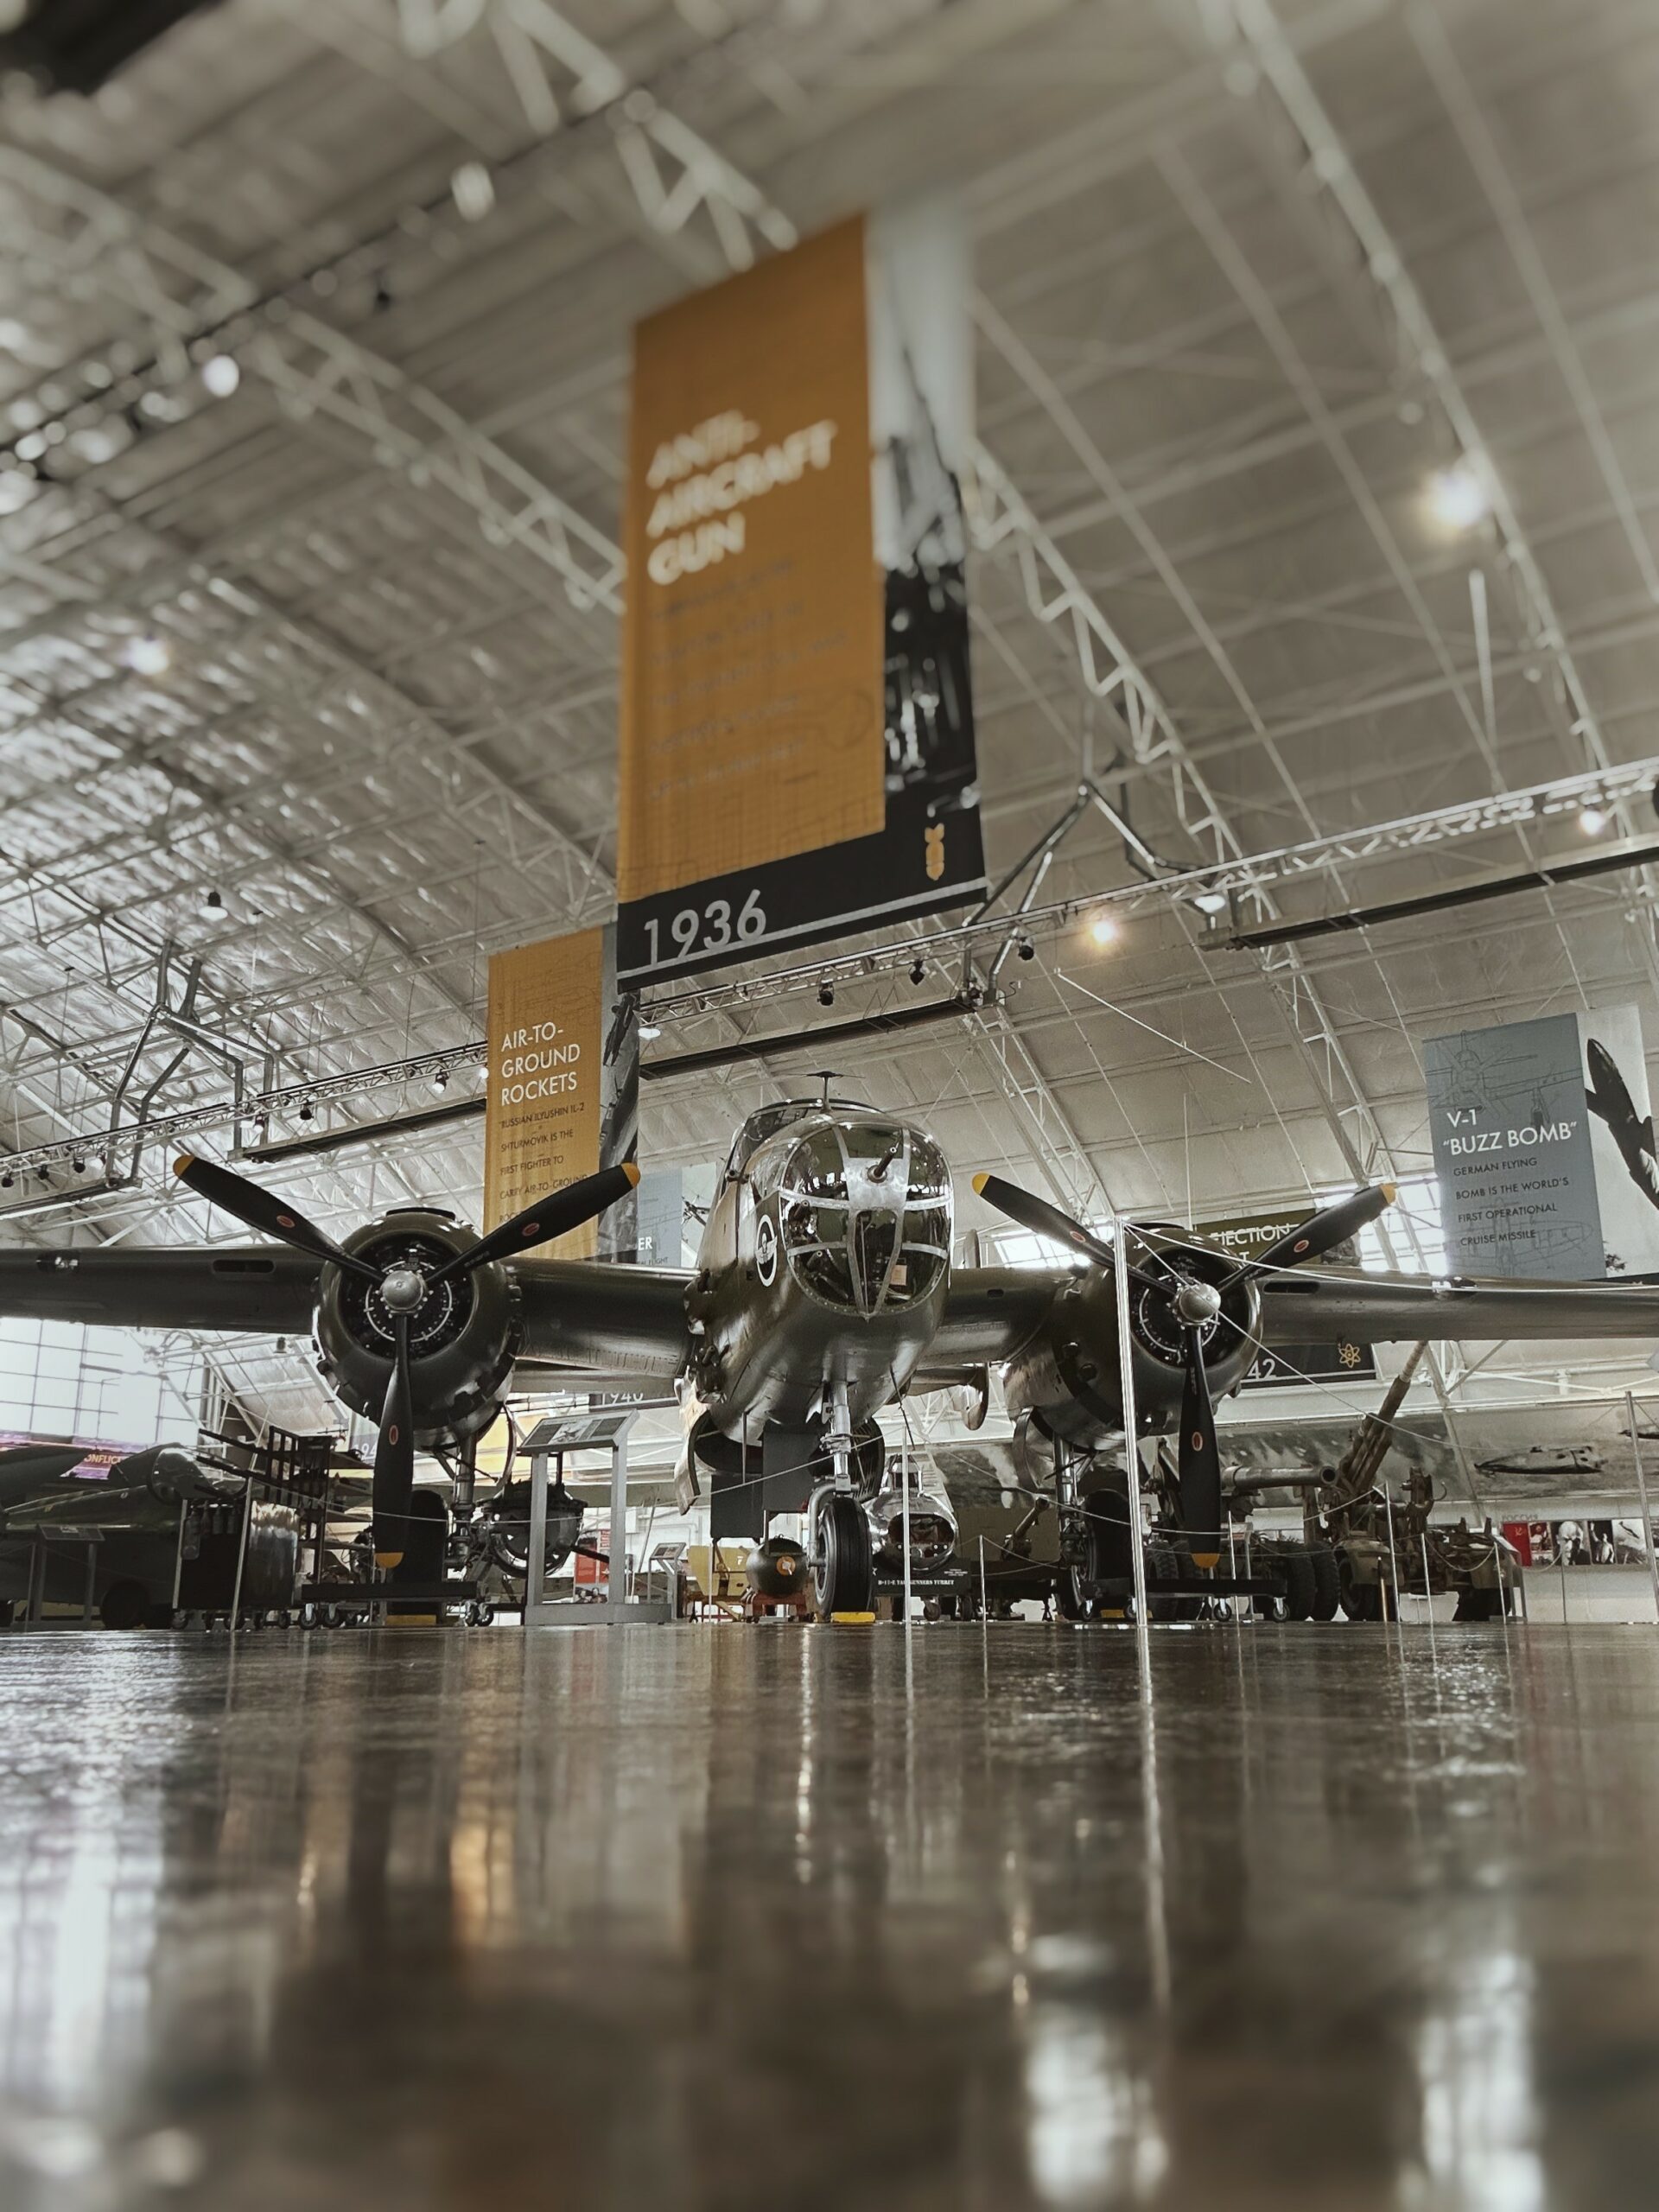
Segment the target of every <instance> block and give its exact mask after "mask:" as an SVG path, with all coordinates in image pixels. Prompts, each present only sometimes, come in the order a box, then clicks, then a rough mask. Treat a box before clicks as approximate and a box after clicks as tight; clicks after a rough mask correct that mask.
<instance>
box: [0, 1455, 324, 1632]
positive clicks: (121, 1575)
mask: <svg viewBox="0 0 1659 2212" xmlns="http://www.w3.org/2000/svg"><path fill="white" fill-rule="evenodd" d="M85 1460H86V1446H85V1445H82V1444H18V1445H13V1446H9V1447H7V1448H6V1449H4V1450H0V1605H6V1606H9V1607H16V1605H19V1604H21V1603H23V1602H24V1601H26V1600H27V1599H28V1597H29V1589H30V1580H31V1574H32V1573H33V1572H34V1571H35V1560H36V1558H37V1556H38V1558H39V1560H40V1562H41V1582H40V1586H39V1589H38V1595H39V1596H40V1597H41V1599H42V1600H43V1601H44V1602H45V1603H47V1604H50V1605H80V1604H81V1603H82V1602H83V1601H84V1599H85V1597H86V1553H87V1548H88V1546H89V1545H90V1546H91V1547H92V1549H93V1554H94V1557H93V1580H92V1600H93V1603H94V1604H95V1605H97V1606H98V1607H99V1611H100V1613H101V1615H102V1617H103V1619H104V1622H105V1626H106V1627H110V1628H137V1626H139V1625H140V1624H141V1623H142V1622H143V1620H144V1619H145V1618H159V1617H160V1614H161V1612H162V1611H167V1612H168V1613H170V1611H171V1603H170V1593H171V1592H172V1587H173V1572H174V1560H175V1554H176V1552H177V1549H178V1544H179V1519H180V1513H181V1509H182V1508H184V1507H187V1506H204V1505H206V1506H213V1505H233V1506H239V1505H240V1504H241V1503H242V1498H243V1485H242V1484H241V1482H240V1481H239V1480H238V1479H237V1478H236V1477H234V1476H232V1475H220V1474H214V1473H213V1472H211V1471H209V1470H208V1469H207V1468H206V1467H200V1466H198V1465H197V1464H196V1462H195V1461H194V1459H192V1458H191V1456H190V1454H189V1453H188V1452H181V1451H180V1450H178V1449H177V1447H176V1446H173V1445H170V1444H153V1445H151V1446H149V1448H148V1449H147V1450H145V1451H142V1452H129V1453H128V1454H127V1456H126V1457H125V1458H124V1459H117V1460H116V1461H115V1462H114V1463H113V1464H112V1465H110V1466H108V1467H100V1468H99V1469H98V1471H97V1472H96V1474H88V1475H79V1476H78V1475H77V1474H76V1472H75V1470H76V1469H77V1468H78V1467H80V1466H81V1465H83V1463H84V1462H85ZM292 1557H293V1546H292V1544H290V1545H289V1583H290V1584H291V1582H292V1579H293V1573H292ZM249 1558H250V1564H251V1566H253V1567H254V1573H253V1575H252V1576H251V1579H250V1581H249V1586H248V1587H249V1602H250V1604H252V1603H254V1602H256V1599H257V1592H258V1588H259V1587H260V1582H259V1569H258V1567H257V1563H256V1560H255V1548H254V1547H252V1546H251V1547H250V1553H249ZM158 1592H166V1593H168V1602H167V1603H166V1604H165V1605H163V1603H162V1599H161V1598H159V1597H158V1595H157V1593H158ZM287 1602H288V1592H287V1590H286V1589H284V1590H283V1594H282V1596H281V1597H280V1599H278V1598H269V1599H264V1603H266V1604H270V1605H276V1604H283V1605H286V1604H287Z"/></svg>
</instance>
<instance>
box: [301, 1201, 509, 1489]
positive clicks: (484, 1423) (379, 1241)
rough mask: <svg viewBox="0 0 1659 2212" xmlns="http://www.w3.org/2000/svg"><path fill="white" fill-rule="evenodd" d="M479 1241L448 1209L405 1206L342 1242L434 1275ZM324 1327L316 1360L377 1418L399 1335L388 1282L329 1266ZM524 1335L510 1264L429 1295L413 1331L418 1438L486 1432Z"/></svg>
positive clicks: (430, 1442)
mask: <svg viewBox="0 0 1659 2212" xmlns="http://www.w3.org/2000/svg"><path fill="white" fill-rule="evenodd" d="M342 1243H343V1247H344V1249H345V1250H346V1251H347V1252H351V1253H353V1254H361V1255H362V1256H363V1257H364V1258H365V1259H369V1260H372V1261H373V1262H375V1264H376V1265H377V1266H385V1265H388V1264H390V1263H393V1262H401V1263H403V1264H405V1265H408V1266H410V1267H413V1268H418V1269H419V1270H420V1271H421V1272H422V1273H423V1274H428V1275H429V1274H433V1273H434V1272H435V1270H436V1269H437V1268H439V1267H440V1266H442V1263H443V1262H445V1261H446V1260H448V1259H449V1258H450V1257H451V1256H452V1255H454V1253H457V1252H461V1251H465V1250H467V1249H468V1248H469V1247H470V1246H471V1245H472V1243H474V1232H473V1231H472V1230H470V1229H469V1228H467V1226H466V1224H464V1223H461V1222H458V1221H456V1219H455V1217H454V1215H453V1214H451V1213H447V1212H445V1211H443V1210H442V1208H440V1207H435V1206H397V1207H394V1208H393V1209H392V1211H391V1212H390V1213H388V1214H387V1215H386V1217H385V1219H384V1220H382V1221H378V1222H370V1223H365V1224H364V1226H363V1227H362V1228H360V1229H356V1230H353V1231H352V1233H351V1235H350V1236H347V1237H346V1238H344V1239H343V1240H342ZM315 1330H316V1338H317V1346H318V1360H317V1364H318V1367H319V1369H320V1370H321V1373H322V1376H323V1377H324V1379H325V1380H326V1381H327V1384H328V1387H329V1388H330V1389H332V1390H333V1391H334V1394H335V1395H336V1396H337V1397H338V1398H340V1400H341V1402H343V1403H344V1404H346V1405H347V1406H349V1407H350V1408H352V1410H353V1413H357V1414H363V1415H364V1416H365V1418H366V1419H368V1420H371V1421H378V1419H379V1417H380V1413H381V1409H382V1408H383V1406H384V1404H385V1395H386V1381H387V1377H388V1376H390V1374H391V1361H392V1347H393V1342H394V1338H393V1334H392V1318H391V1314H390V1313H389V1312H388V1311H387V1310H386V1306H385V1301H384V1300H383V1299H382V1297H381V1294H380V1287H379V1285H378V1284H377V1283H372V1282H369V1281H366V1280H365V1278H364V1277H362V1276H360V1275H356V1274H345V1273H344V1272H343V1271H342V1270H341V1269H340V1268H336V1267H332V1266H325V1268H323V1270H322V1276H321V1287H320V1293H319V1297H318V1303H317V1310H316V1318H315ZM523 1341H524V1323H523V1318H522V1314H521V1313H520V1299H519V1294H518V1284H517V1282H516V1281H515V1280H514V1278H513V1276H512V1274H511V1272H510V1271H509V1270H508V1269H507V1268H504V1267H500V1266H495V1265H490V1264H486V1265H485V1266H483V1267H480V1268H474V1269H473V1270H472V1272H471V1273H470V1274H458V1275H452V1276H451V1277H450V1279H449V1280H448V1282H445V1283H442V1284H440V1285H439V1286H438V1287H437V1288H436V1289H435V1290H432V1291H430V1292H429V1294H428V1295H427V1298H426V1300H425V1301H424V1303H423V1305H422V1306H421V1307H420V1309H419V1310H418V1312H416V1313H414V1314H412V1315H411V1316H410V1328H409V1350H410V1386H411V1389H412V1394H413V1399H414V1408H415V1440H416V1444H418V1445H420V1446H422V1447H423V1448H426V1449H429V1448H430V1447H431V1446H434V1445H437V1444H442V1443H448V1442H453V1441H456V1440H461V1439H462V1438H465V1437H468V1436H476V1435H478V1434H479V1433H480V1432H481V1431H483V1430H484V1429H486V1428H487V1427H489V1425H490V1423H491V1422H492V1421H493V1420H494V1419H495V1417H496V1414H497V1413H498V1412H499V1409H500V1407H501V1404H502V1402H503V1400H504V1399H505V1395H506V1388H507V1383H508V1381H509V1379H510V1377H511V1376H512V1364H513V1362H514V1360H515V1359H516V1358H517V1357H518V1351H519V1347H520V1345H521V1344H522V1343H523Z"/></svg>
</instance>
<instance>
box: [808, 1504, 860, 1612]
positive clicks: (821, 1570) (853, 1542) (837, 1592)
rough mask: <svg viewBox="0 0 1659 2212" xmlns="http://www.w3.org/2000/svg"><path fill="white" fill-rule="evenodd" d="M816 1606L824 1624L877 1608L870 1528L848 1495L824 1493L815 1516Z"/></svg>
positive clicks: (814, 1583) (858, 1507) (814, 1590)
mask: <svg viewBox="0 0 1659 2212" xmlns="http://www.w3.org/2000/svg"><path fill="white" fill-rule="evenodd" d="M813 1535H814V1539H815V1541H814V1543H813V1560H812V1604H813V1609H814V1611H816V1612H817V1617H818V1618H819V1619H820V1620H821V1621H827V1620H829V1619H830V1618H833V1617H834V1615H836V1613H868V1612H871V1611H874V1606H875V1566H874V1560H873V1558H872V1556H871V1551H870V1524H869V1522H868V1520H867V1518H866V1517H865V1513H864V1509H863V1507H862V1506H861V1504H860V1503H859V1502H858V1500H857V1499H856V1498H855V1497H853V1496H852V1494H851V1492H850V1491H837V1490H831V1491H821V1492H820V1493H819V1496H818V1499H817V1512H816V1514H815V1515H814V1529H813Z"/></svg>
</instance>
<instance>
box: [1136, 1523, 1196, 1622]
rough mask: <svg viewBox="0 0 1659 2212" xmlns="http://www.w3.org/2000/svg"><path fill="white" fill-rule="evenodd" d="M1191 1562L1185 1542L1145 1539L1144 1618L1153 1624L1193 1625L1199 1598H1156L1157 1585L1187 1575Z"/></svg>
mask: <svg viewBox="0 0 1659 2212" xmlns="http://www.w3.org/2000/svg"><path fill="white" fill-rule="evenodd" d="M1190 1573H1192V1557H1191V1554H1189V1552H1188V1550H1187V1545H1186V1539H1185V1536H1181V1537H1169V1536H1149V1537H1148V1538H1147V1619H1148V1620H1153V1621H1195V1620H1197V1618H1198V1609H1199V1607H1200V1606H1201V1605H1203V1603H1204V1599H1202V1598H1197V1597H1194V1596H1193V1595H1192V1592H1191V1591H1188V1592H1185V1593H1177V1594H1176V1595H1174V1596H1172V1597H1160V1596H1159V1595H1158V1594H1157V1585H1158V1584H1159V1583H1160V1582H1167V1581H1170V1580H1173V1578H1174V1577H1175V1576H1176V1575H1178V1574H1190Z"/></svg>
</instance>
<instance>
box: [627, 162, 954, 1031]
mask: <svg viewBox="0 0 1659 2212" xmlns="http://www.w3.org/2000/svg"><path fill="white" fill-rule="evenodd" d="M968 296H969V258H968V245H967V234H966V228H965V225H964V223H963V218H962V214H961V211H960V209H959V208H958V207H956V206H955V204H954V203H951V202H947V201H939V200H930V201H924V202H918V203H916V204H914V205H912V206H910V207H905V208H901V209H896V210H893V211H892V212H889V213H881V214H879V215H876V216H874V217H872V218H870V219H868V220H866V219H863V218H856V219H854V220H852V221H850V222H846V223H842V224H839V225H838V226H836V228H835V229H833V230H830V231H826V232H823V234H822V235H821V236H820V237H817V238H810V239H809V240H807V241H806V243H805V244H804V245H798V246H797V247H795V248H794V249H793V250H792V251H790V252H788V253H783V254H779V255H777V256H775V257H772V259H770V260H768V261H766V262H763V263H762V264H760V266H758V267H757V268H754V269H752V270H746V271H745V272H744V273H743V274H741V276H737V277H731V278H729V279H728V281H727V282H726V283H722V284H717V285H715V287H714V288H713V289H710V290H709V291H705V292H700V293H697V294H696V295H695V296H693V297H692V298H690V299H688V300H683V301H681V302H679V303H678V304H677V305H676V306H674V307H671V308H666V309H664V311H663V312H662V313H661V314H659V315H653V316H652V317H651V319H650V320H649V321H645V322H643V323H641V324H640V325H639V327H638V328H637V330H636V331H635V334H634V361H633V403H632V428H631V433H630V440H629V463H628V491H627V515H626V527H625V543H626V550H627V556H628V594H627V610H626V620H625V624H624V632H623V652H622V716H621V728H620V755H621V757H620V797H619V805H618V836H617V842H618V853H617V897H618V902H619V907H618V922H617V928H618V966H619V970H620V976H621V979H622V981H623V982H624V984H625V985H628V986H633V987H637V986H639V984H642V983H651V982H661V981H664V979H666V978H667V977H669V976H677V975H685V974H690V973H691V972H694V971H696V970H698V969H709V968H715V967H721V966H723V965H725V964H727V963H729V962H732V961H735V960H742V959H749V958H753V957H755V956H756V955H757V954H759V953H763V952H766V951H769V950H773V949H774V948H778V947H782V946H798V945H804V944H812V943H815V942H817V941H819V940H821V939H823V938H829V937H833V936H836V935H837V934H839V933H840V932H842V931H848V930H851V929H856V928H858V927H861V926H864V925H874V924H877V923H881V922H887V921H891V920H894V919H897V918H899V917H901V916H905V915H913V914H924V913H930V912H938V911H939V910H941V909H943V908H945V907H949V906H959V905H963V904H965V903H966V902H967V901H969V900H970V899H974V898H976V896H979V895H982V892H983V888H984V876H985V869H984V855H983V852H982V846H981V841H980V823H979V793H978V788H977V766H976V759H975V748H974V724H973V708H972V700H971V694H970V690H969V666H968V601H967V591H966V586H965V582H964V574H965V562H966V554H967V531H966V525H965V522H964V518H963V507H962V499H961V493H960V488H959V486H960V477H961V472H962V468H963V463H964V460H965V455H966V451H967V447H968V442H969V436H970V434H971V428H972V417H973V402H972V359H973V353H972V346H971V342H970V333H969V322H968Z"/></svg>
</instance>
